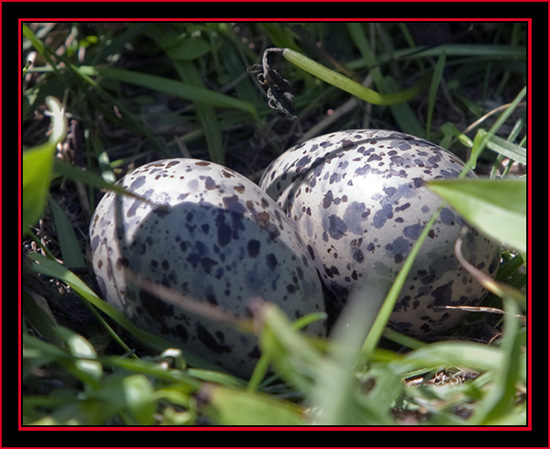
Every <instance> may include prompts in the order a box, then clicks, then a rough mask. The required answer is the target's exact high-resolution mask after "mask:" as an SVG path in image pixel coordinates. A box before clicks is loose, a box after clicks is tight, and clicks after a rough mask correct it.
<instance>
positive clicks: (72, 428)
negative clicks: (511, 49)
mask: <svg viewBox="0 0 550 449" xmlns="http://www.w3.org/2000/svg"><path fill="white" fill-rule="evenodd" d="M61 1H67V2H68V1H75V0H61ZM76 1H77V2H80V1H81V0H76ZM107 1H108V0H95V2H99V3H101V2H107ZM122 1H124V2H126V1H128V2H129V1H131V0H122ZM132 1H136V0H132ZM137 1H138V2H139V1H147V0H137ZM168 1H177V0H168ZM245 1H254V0H245ZM288 1H289V2H292V1H291V0H288ZM306 1H323V2H324V1H330V0H306ZM352 1H357V2H360V1H361V0H352ZM428 1H438V0H428ZM443 1H444V0H443ZM489 1H494V2H497V0H489ZM504 1H514V0H504ZM282 2H286V0H282ZM208 3H212V2H208ZM222 3H223V2H222ZM0 14H1V13H0ZM50 21H51V22H78V21H86V22H163V21H170V22H183V21H190V22H191V21H193V22H205V21H209V22H232V21H239V22H254V21H255V22H293V21H301V22H330V21H337V22H359V21H361V22H367V21H368V22H441V21H452V22H460V21H468V22H527V31H528V48H527V112H528V117H531V99H532V92H531V85H532V64H531V62H532V59H531V58H532V49H531V42H532V19H531V18H513V19H512V18H504V19H503V18H498V19H491V18H481V19H479V18H474V19H472V18H452V19H448V18H429V19H417V18H414V19H411V18H391V19H388V18H382V19H380V18H368V19H359V18H356V17H355V18H348V19H341V18H337V19H326V18H320V19H311V18H294V19H291V18H284V19H274V18H269V19H236V18H223V19H220V18H216V19H213V18H186V19H176V18H160V19H159V18H155V19H146V18H144V19H135V18H131V19H127V18H116V19H114V18H107V19H105V18H101V19H92V18H85V19H74V18H73V19H67V18H64V19H55V20H54V19H49V20H48V19H45V18H41V19H37V18H19V22H18V26H19V29H21V25H22V23H24V22H50ZM549 43H550V35H549ZM0 45H1V37H0ZM18 45H19V49H20V52H19V54H18V65H17V66H16V70H20V67H22V53H21V49H22V33H21V32H20V33H19V35H18ZM0 64H1V62H0ZM549 68H550V63H549ZM18 80H19V81H18V94H19V103H18V112H19V120H18V130H19V140H18V144H19V156H20V157H19V164H18V168H19V174H20V176H21V173H22V166H21V164H22V162H21V160H22V157H21V153H22V140H21V139H22V123H21V113H22V109H21V98H22V78H21V77H20V76H18ZM549 86H550V80H549ZM1 98H2V97H1V92H0V101H1ZM549 101H550V99H549ZM0 115H1V112H0ZM548 129H549V131H548V133H549V134H548V135H549V141H550V119H549V127H548ZM531 137H532V129H531V121H530V120H528V121H527V143H528V145H527V160H528V165H530V164H531V158H532V150H531V142H532V140H531ZM0 168H1V161H0ZM549 170H550V164H549ZM527 179H528V182H527V189H528V224H529V223H532V221H531V220H532V202H531V193H532V186H531V177H530V176H528V178H527ZM0 189H1V186H0ZM549 190H550V187H549ZM18 198H19V205H18V211H19V230H18V233H19V241H21V240H22V235H21V213H22V211H21V205H22V191H21V182H19V195H18ZM0 219H1V209H0ZM548 219H549V221H550V212H549V215H548ZM0 230H1V220H0ZM528 230H529V228H528ZM527 242H528V252H527V257H528V266H529V267H530V266H532V265H531V262H532V260H531V251H530V250H531V245H532V237H531V235H530V233H529V232H527ZM1 248H2V247H1V240H0V250H1ZM549 253H550V244H549ZM18 261H19V287H18V288H19V290H18V294H19V304H18V321H19V325H18V326H19V340H18V348H19V379H18V390H19V398H18V405H19V408H18V413H19V416H18V430H20V431H35V430H39V431H44V430H46V431H48V430H68V431H80V430H83V431H88V430H106V431H120V430H122V431H134V430H137V431H145V430H166V431H211V430H213V431H218V430H222V431H233V430H236V431H241V430H271V431H287V430H299V431H333V430H346V431H365V430H373V431H388V430H391V431H411V430H412V431H430V430H452V431H472V430H474V431H490V430H498V431H518V430H520V431H529V430H532V410H528V413H527V425H526V426H467V425H466V426H373V427H370V426H280V427H275V426H271V427H270V426H209V427H206V426H205V427H201V426H190V427H183V426H177V427H168V426H141V427H134V426H28V425H23V424H22V422H21V420H22V395H21V391H22V384H21V374H22V360H21V354H22V327H21V326H22V324H21V323H22V310H21V298H22V290H21V288H22V287H21V285H22V282H21V277H22V273H21V266H22V265H21V264H22V259H21V252H20V253H19V254H18ZM0 266H1V261H0ZM0 276H1V274H0ZM549 280H550V269H549ZM0 281H1V278H0ZM531 282H532V279H531V271H530V270H528V271H527V284H528V297H527V316H528V322H529V323H531V322H532V321H531V318H532V304H531V291H532V289H531ZM549 286H550V281H549ZM0 313H1V312H0ZM549 320H550V312H549ZM527 333H528V335H527V343H528V344H527V351H528V353H527V370H528V371H527V380H528V385H529V386H530V384H531V373H532V353H531V346H530V345H531V341H532V329H531V326H528V327H527ZM549 342H550V334H549ZM0 363H1V362H0ZM549 368H550V366H549ZM0 369H1V366H0ZM527 400H528V406H529V405H532V391H531V388H528V390H527ZM549 402H550V392H549ZM0 413H1V411H0Z"/></svg>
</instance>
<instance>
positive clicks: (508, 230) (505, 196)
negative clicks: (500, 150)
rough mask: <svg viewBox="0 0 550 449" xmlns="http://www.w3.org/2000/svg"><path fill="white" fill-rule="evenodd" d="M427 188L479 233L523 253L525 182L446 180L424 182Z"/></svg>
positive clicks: (525, 220)
mask: <svg viewBox="0 0 550 449" xmlns="http://www.w3.org/2000/svg"><path fill="white" fill-rule="evenodd" d="M427 185H428V187H429V188H430V189H431V190H432V191H434V192H435V193H437V194H438V195H439V196H441V197H442V198H443V199H445V201H447V202H448V203H449V204H450V205H451V206H452V207H453V208H454V209H455V210H456V211H457V212H458V213H459V214H460V215H461V216H462V217H464V219H466V220H467V221H468V222H469V223H470V224H472V225H474V226H476V227H477V228H478V229H479V230H480V231H482V232H484V233H485V234H487V235H488V236H490V237H492V238H494V239H495V240H497V241H502V242H506V243H508V244H510V245H511V246H513V247H514V248H516V249H518V250H519V251H522V252H525V251H526V249H527V183H526V181H525V179H481V178H477V179H449V180H433V181H428V182H427Z"/></svg>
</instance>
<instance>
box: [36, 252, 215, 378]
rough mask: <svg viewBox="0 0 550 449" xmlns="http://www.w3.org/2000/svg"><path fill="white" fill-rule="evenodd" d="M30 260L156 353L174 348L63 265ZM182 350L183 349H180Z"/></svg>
mask: <svg viewBox="0 0 550 449" xmlns="http://www.w3.org/2000/svg"><path fill="white" fill-rule="evenodd" d="M28 257H29V259H31V260H33V261H35V263H33V264H31V265H29V269H30V270H31V271H33V272H35V273H41V274H44V275H46V276H50V277H53V278H56V279H59V280H61V281H63V282H65V283H66V284H67V285H69V286H70V287H71V288H72V289H73V291H74V292H75V293H77V294H78V295H79V296H80V297H81V298H82V299H83V300H85V301H87V302H88V303H89V304H91V305H92V306H94V307H95V308H97V309H99V310H100V311H101V312H103V313H104V314H105V315H107V316H108V317H109V318H111V319H112V320H113V321H115V322H116V323H117V324H119V325H120V326H121V327H122V328H124V329H125V330H126V331H128V332H129V333H130V334H132V335H133V336H134V337H136V338H137V339H138V340H139V341H140V342H141V343H143V344H144V345H145V346H147V347H149V348H151V349H152V350H154V351H156V352H162V351H164V350H165V349H166V348H170V347H173V346H174V344H173V343H171V342H169V341H167V340H165V339H164V338H161V337H158V336H156V335H154V334H151V333H150V332H147V331H144V330H142V329H140V328H138V327H137V326H135V325H134V324H133V323H132V322H131V321H130V320H128V319H127V318H126V317H125V316H124V314H123V313H122V312H121V311H120V310H118V309H116V308H114V307H113V306H111V305H110V304H109V303H107V302H106V301H103V300H102V299H101V298H100V297H99V296H97V295H96V294H95V293H94V292H93V290H91V289H90V287H88V286H87V285H86V283H84V282H83V281H82V280H81V279H80V278H79V277H78V276H76V275H75V274H74V273H73V272H72V271H70V270H68V269H67V268H65V267H64V266H63V265H61V264H59V263H57V262H55V261H53V260H49V259H47V258H45V257H44V256H41V255H40V254H29V256H28ZM179 349H181V348H179ZM181 351H182V353H183V354H184V357H185V359H186V360H187V361H188V362H189V363H190V364H192V365H193V366H196V367H198V368H204V369H214V370H220V368H219V367H217V365H214V364H212V363H210V362H207V361H206V360H204V359H202V358H201V357H198V356H197V355H195V354H192V353H190V352H189V351H185V350H183V349H181Z"/></svg>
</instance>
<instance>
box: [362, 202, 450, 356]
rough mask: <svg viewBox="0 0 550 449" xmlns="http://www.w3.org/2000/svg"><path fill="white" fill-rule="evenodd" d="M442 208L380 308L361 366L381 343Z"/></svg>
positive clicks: (419, 239)
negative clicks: (414, 265)
mask: <svg viewBox="0 0 550 449" xmlns="http://www.w3.org/2000/svg"><path fill="white" fill-rule="evenodd" d="M441 208H442V206H440V207H439V208H438V209H437V211H436V212H435V213H434V214H433V215H432V217H431V218H430V220H429V221H428V223H427V224H426V226H424V229H423V230H422V232H421V233H420V236H419V237H418V239H417V241H416V242H415V243H414V245H413V247H412V248H411V252H410V253H409V255H408V256H407V258H406V259H405V262H404V263H403V265H402V267H401V269H400V270H399V273H398V274H397V277H396V278H395V281H394V282H393V284H392V286H391V288H390V290H389V292H388V294H387V296H386V298H385V300H384V302H383V304H382V307H381V308H380V311H379V312H378V315H377V316H376V319H375V321H374V323H373V325H372V326H371V328H370V330H369V333H368V335H367V338H366V339H365V341H364V343H363V346H362V348H361V353H360V358H359V364H360V365H365V364H366V363H367V362H368V361H369V359H370V357H371V355H372V353H373V352H374V350H375V348H376V346H377V344H378V342H379V341H380V337H381V336H382V334H383V332H384V329H385V327H386V325H387V323H388V320H389V318H390V315H391V313H392V312H393V309H394V307H395V303H396V302H397V298H398V297H399V293H400V292H401V288H402V287H403V285H404V283H405V281H406V279H407V276H408V275H409V272H410V270H411V268H412V265H413V263H414V260H415V259H416V256H417V255H418V253H419V252H420V249H421V247H422V244H423V243H424V240H425V239H426V237H427V236H428V233H429V232H430V229H431V228H432V226H433V224H434V223H435V221H436V220H437V218H438V217H439V213H440V211H441Z"/></svg>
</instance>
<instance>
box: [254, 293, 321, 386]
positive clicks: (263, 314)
mask: <svg viewBox="0 0 550 449" xmlns="http://www.w3.org/2000/svg"><path fill="white" fill-rule="evenodd" d="M252 310H253V315H254V319H255V320H256V321H257V322H258V323H261V330H260V349H261V351H262V353H265V354H267V355H268V357H269V361H270V362H271V363H272V365H273V368H274V369H275V371H276V372H277V373H278V374H279V375H280V376H281V377H282V378H283V379H284V380H285V381H286V382H288V383H289V384H291V385H293V386H294V387H295V388H297V389H298V390H299V391H301V392H304V393H306V394H307V393H308V392H309V391H311V388H312V386H313V381H314V379H315V376H316V373H317V372H318V370H319V363H320V360H321V352H320V351H319V350H318V349H317V348H316V347H315V346H314V345H313V344H312V343H311V342H310V341H309V340H308V338H307V337H305V336H304V335H302V334H301V333H300V332H298V331H297V330H296V329H294V328H293V326H292V323H291V322H290V320H289V319H288V318H287V317H286V316H285V314H284V313H283V312H282V311H281V310H280V309H279V308H278V307H277V306H275V305H274V304H271V303H266V302H263V301H262V302H257V303H255V304H254V305H253V306H252ZM256 382H257V380H256Z"/></svg>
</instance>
